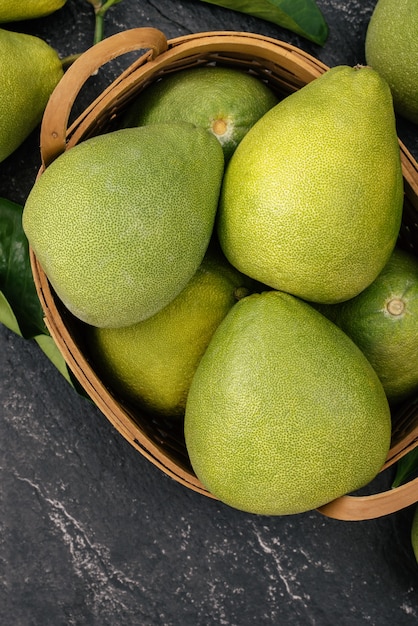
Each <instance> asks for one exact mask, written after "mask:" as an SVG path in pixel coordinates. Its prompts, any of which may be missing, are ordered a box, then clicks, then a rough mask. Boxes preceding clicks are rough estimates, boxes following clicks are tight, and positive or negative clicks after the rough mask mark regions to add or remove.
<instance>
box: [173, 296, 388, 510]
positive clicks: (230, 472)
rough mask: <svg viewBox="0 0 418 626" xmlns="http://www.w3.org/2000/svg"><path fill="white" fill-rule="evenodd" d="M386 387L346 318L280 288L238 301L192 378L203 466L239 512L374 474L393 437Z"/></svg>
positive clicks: (347, 488) (297, 505) (188, 437)
mask: <svg viewBox="0 0 418 626" xmlns="http://www.w3.org/2000/svg"><path fill="white" fill-rule="evenodd" d="M390 438H391V419H390V411H389V406H388V402H387V399H386V396H385V393H384V390H383V387H382V385H381V383H380V381H379V379H378V377H377V375H376V373H375V371H374V370H373V368H372V366H371V365H370V363H369V362H368V361H367V359H366V357H365V356H364V355H363V353H362V352H361V351H360V350H359V348H358V347H357V346H356V345H355V344H354V343H353V342H352V341H351V339H349V337H348V336H347V335H346V334H345V333H343V332H342V331H341V330H340V329H339V328H338V327H337V326H336V325H335V324H333V323H332V322H330V321H329V320H328V319H327V318H326V317H324V316H323V315H321V314H320V313H318V311H316V310H315V309H314V308H313V307H311V306H310V305H309V304H307V303H306V302H304V301H302V300H299V299H298V298H296V297H294V296H292V295H290V294H287V293H284V292H279V291H270V292H264V293H262V294H253V295H250V296H248V297H247V298H244V299H242V300H241V301H240V302H238V303H237V304H236V305H235V306H234V307H233V308H232V309H231V311H230V312H229V313H228V315H227V316H226V317H225V319H224V320H223V321H222V322H221V324H220V325H219V327H218V329H217V330H216V331H215V333H214V335H213V337H212V340H211V342H210V344H209V346H208V348H207V350H206V352H205V354H204V355H203V357H202V359H201V361H200V363H199V366H198V368H197V370H196V374H195V376H194V378H193V381H192V384H191V387H190V391H189V396H188V399H187V404H186V412H185V441H186V446H187V450H188V453H189V456H190V461H191V464H192V467H193V469H194V471H195V473H196V475H197V477H198V478H199V479H200V481H201V482H202V483H203V484H204V485H205V486H206V488H207V489H208V490H209V491H210V492H211V493H212V494H213V495H214V496H216V497H217V498H218V499H220V500H221V501H223V502H224V503H226V504H228V505H230V506H232V507H235V508H237V509H240V510H243V511H247V512H250V513H257V514H266V515H287V514H294V513H301V512H304V511H308V510H311V509H314V508H317V507H319V506H321V505H323V504H325V503H327V502H329V501H331V500H333V499H334V498H337V497H339V496H341V495H343V494H345V493H348V492H351V491H355V490H357V489H359V488H361V487H362V486H364V485H365V484H367V483H368V482H370V481H371V480H372V479H373V478H374V477H375V476H376V474H377V473H378V471H379V470H380V469H381V467H382V465H383V463H384V461H385V459H386V456H387V453H388V450H389V445H390Z"/></svg>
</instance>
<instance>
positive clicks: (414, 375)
mask: <svg viewBox="0 0 418 626" xmlns="http://www.w3.org/2000/svg"><path fill="white" fill-rule="evenodd" d="M317 307H318V309H319V310H320V311H321V313H323V314H324V315H326V316H327V317H328V318H329V319H330V320H332V321H333V322H334V323H335V324H337V325H338V326H339V327H340V328H341V329H342V330H343V331H344V332H345V333H347V335H349V337H351V339H352V340H353V341H354V342H355V343H356V344H357V345H358V346H359V348H360V349H361V350H362V352H364V354H365V355H366V357H367V358H368V360H369V361H370V363H371V364H372V365H373V367H374V369H375V371H376V373H377V375H378V376H379V378H380V380H381V382H382V385H383V388H384V390H385V392H386V395H387V397H388V399H389V401H390V403H391V404H397V403H399V402H400V401H402V400H405V399H406V398H407V397H408V396H411V395H412V394H413V393H414V392H416V391H418V258H417V257H416V256H414V255H413V254H412V253H409V252H406V251H404V250H401V249H400V248H395V250H394V251H393V253H392V255H391V257H390V259H389V261H388V262H387V264H386V265H385V267H384V268H383V270H382V271H381V272H380V274H379V276H378V277H377V278H376V279H375V280H374V281H373V282H372V284H371V285H369V287H367V288H366V289H365V290H364V291H362V292H361V293H360V294H359V295H358V296H356V297H355V298H352V299H351V300H347V301H346V302H342V303H340V304H329V305H317Z"/></svg>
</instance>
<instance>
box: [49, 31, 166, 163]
mask: <svg viewBox="0 0 418 626" xmlns="http://www.w3.org/2000/svg"><path fill="white" fill-rule="evenodd" d="M167 47H168V43H167V39H166V37H165V35H164V34H163V33H162V32H161V31H160V30H158V29H156V28H132V29H129V30H126V31H122V32H120V33H116V34H115V35H112V36H110V37H108V38H106V39H103V40H102V41H100V42H99V43H97V44H95V45H93V46H92V47H91V48H88V49H87V50H86V52H84V53H83V54H82V55H81V56H80V57H78V59H76V61H74V63H73V64H72V65H71V66H70V67H69V68H68V70H67V71H66V72H65V74H64V76H63V77H62V79H61V80H60V82H59V83H58V85H57V86H56V88H55V89H54V91H53V92H52V94H51V97H50V99H49V101H48V104H47V106H46V108H45V111H44V115H43V119H42V124H41V131H40V147H41V158H42V163H43V166H44V167H46V166H47V165H49V164H50V163H51V162H52V161H53V160H54V159H55V158H56V157H57V156H58V155H59V154H61V153H62V152H64V151H65V149H66V137H67V126H68V120H69V117H70V112H71V109H72V106H73V104H74V101H75V99H76V97H77V95H78V93H79V92H80V90H81V88H82V87H83V85H84V83H85V82H86V81H87V79H88V78H89V77H90V76H92V75H94V74H95V73H96V72H97V71H98V70H99V69H100V67H102V66H103V65H105V64H106V63H107V62H109V61H111V60H113V59H116V58H117V57H119V56H122V55H123V54H126V53H128V52H134V51H137V50H142V49H144V50H148V53H146V54H144V58H143V60H147V59H155V57H157V56H158V55H159V54H161V53H162V52H165V51H166V50H167ZM122 76H123V74H122ZM120 80H121V77H119V79H117V80H116V81H115V82H120Z"/></svg>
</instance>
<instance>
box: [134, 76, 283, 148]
mask: <svg viewBox="0 0 418 626" xmlns="http://www.w3.org/2000/svg"><path fill="white" fill-rule="evenodd" d="M277 102H278V98H277V96H275V94H274V93H273V92H272V91H271V90H270V89H269V87H267V85H266V84H265V83H263V82H262V81H261V80H260V79H258V78H256V77H255V76H252V75H250V74H246V73H245V72H243V71H240V70H237V69H234V68H231V67H219V66H211V67H195V68H192V69H186V70H182V71H180V72H176V73H174V74H170V75H168V76H166V77H164V78H163V79H162V80H160V81H158V82H156V83H153V84H152V85H150V87H148V88H147V89H145V90H144V91H143V92H141V94H140V95H139V96H138V98H137V99H136V100H135V102H134V104H133V105H132V107H131V109H130V110H129V111H128V114H127V116H126V120H125V123H126V124H128V125H142V124H155V123H159V122H168V121H178V120H184V121H185V122H190V123H192V124H195V125H196V126H201V127H202V128H205V129H206V130H208V131H209V132H212V133H213V134H214V136H215V137H216V138H217V139H218V141H219V142H220V144H221V146H222V149H223V151H224V155H225V160H228V159H230V157H231V155H232V153H233V152H234V150H235V148H236V147H237V145H238V144H239V142H240V141H241V140H242V138H243V137H244V135H245V134H246V133H247V132H248V131H249V129H250V128H251V127H252V126H253V125H254V124H255V122H256V121H257V120H258V119H259V118H260V117H261V116H262V115H263V114H264V113H266V112H267V111H268V110H269V109H270V108H271V107H273V106H274V105H275V104H277Z"/></svg>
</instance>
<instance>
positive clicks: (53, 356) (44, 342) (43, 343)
mask: <svg viewBox="0 0 418 626" xmlns="http://www.w3.org/2000/svg"><path fill="white" fill-rule="evenodd" d="M34 340H35V341H36V343H37V344H38V346H39V347H40V348H41V350H42V351H43V352H44V353H45V354H46V356H47V357H48V359H49V360H50V361H51V362H52V363H53V364H54V365H55V367H56V368H57V369H58V371H60V372H61V374H62V375H63V376H64V378H66V379H67V380H68V382H69V383H71V384H73V382H72V379H71V377H70V374H69V371H68V367H67V363H66V362H65V359H64V357H63V356H62V354H61V352H60V351H59V350H58V347H57V345H56V343H55V341H54V340H53V339H52V337H51V336H50V335H37V336H36V337H34Z"/></svg>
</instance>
